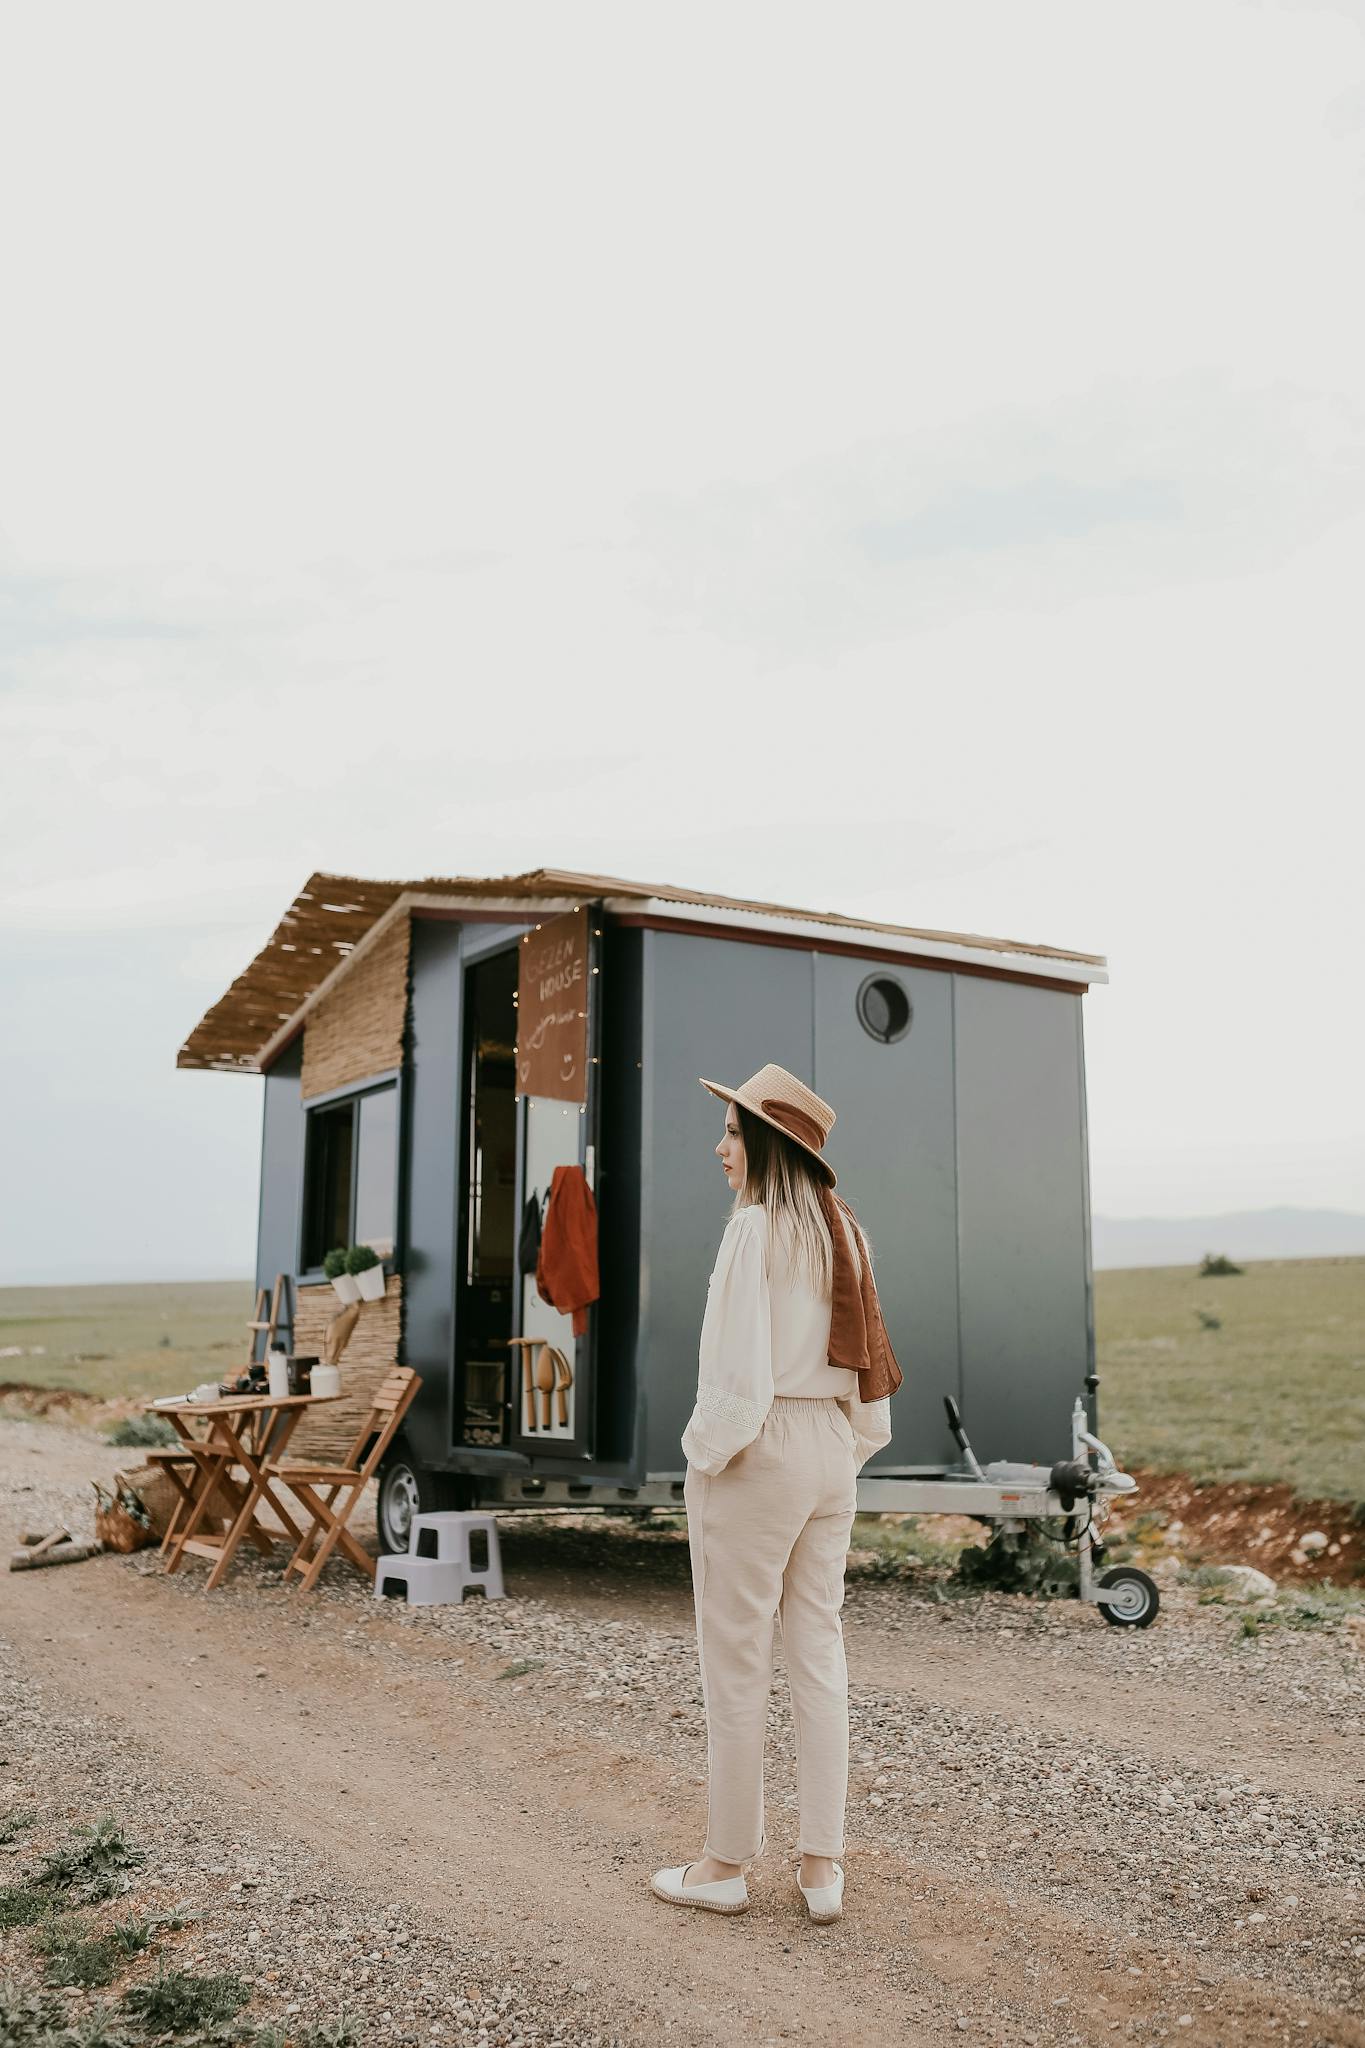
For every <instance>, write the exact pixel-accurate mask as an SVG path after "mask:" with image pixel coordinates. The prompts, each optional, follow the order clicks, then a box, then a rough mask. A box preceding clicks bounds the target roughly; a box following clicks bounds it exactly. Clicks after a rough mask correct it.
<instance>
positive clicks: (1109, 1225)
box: [1091, 1209, 1365, 1271]
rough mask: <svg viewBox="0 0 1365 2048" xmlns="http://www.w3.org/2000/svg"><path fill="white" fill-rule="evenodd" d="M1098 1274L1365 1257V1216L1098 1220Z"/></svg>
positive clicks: (1320, 1213) (1258, 1213) (1312, 1213)
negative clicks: (1207, 1257) (1214, 1258)
mask: <svg viewBox="0 0 1365 2048" xmlns="http://www.w3.org/2000/svg"><path fill="white" fill-rule="evenodd" d="M1091 1238H1092V1245H1093V1252H1094V1263H1095V1268H1096V1271H1100V1270H1102V1269H1104V1268H1106V1267H1113V1266H1185V1265H1190V1264H1194V1265H1197V1264H1198V1263H1199V1261H1200V1259H1202V1258H1203V1256H1204V1254H1205V1252H1226V1253H1227V1255H1228V1257H1229V1258H1230V1259H1237V1260H1239V1261H1240V1260H1242V1259H1332V1258H1352V1257H1354V1258H1365V1216H1354V1215H1352V1214H1351V1213H1350V1212H1349V1211H1348V1210H1345V1209H1241V1210H1235V1211H1233V1213H1232V1214H1230V1215H1226V1216H1122V1217H1120V1216H1096V1217H1095V1218H1094V1219H1093V1221H1092V1224H1091Z"/></svg>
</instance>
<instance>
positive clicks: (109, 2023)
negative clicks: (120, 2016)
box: [0, 2006, 132, 2048]
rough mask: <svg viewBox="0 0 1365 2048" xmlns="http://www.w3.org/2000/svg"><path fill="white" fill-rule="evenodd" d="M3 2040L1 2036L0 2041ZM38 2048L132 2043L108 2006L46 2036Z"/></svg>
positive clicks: (127, 2046) (124, 2047)
mask: <svg viewBox="0 0 1365 2048" xmlns="http://www.w3.org/2000/svg"><path fill="white" fill-rule="evenodd" d="M3 2039H4V2036H3V2035H0V2041H3ZM36 2048H132V2043H131V2041H130V2040H129V2037H128V2035H127V2034H125V2033H123V2032H122V2031H121V2030H120V2028H119V2026H118V2024H117V2019H116V2016H115V2015H114V2014H113V2013H112V2012H110V2011H109V2009H108V2007H107V2006H106V2007H104V2008H102V2009H101V2010H99V2011H97V2012H92V2013H87V2014H86V2016H85V2018H84V2019H80V2020H74V2021H71V2022H70V2023H69V2024H68V2025H66V2026H64V2027H63V2028H62V2029H61V2031H60V2032H55V2031H54V2032H52V2033H47V2034H44V2035H43V2036H42V2039H41V2040H40V2041H39V2042H38V2043H37V2044H36Z"/></svg>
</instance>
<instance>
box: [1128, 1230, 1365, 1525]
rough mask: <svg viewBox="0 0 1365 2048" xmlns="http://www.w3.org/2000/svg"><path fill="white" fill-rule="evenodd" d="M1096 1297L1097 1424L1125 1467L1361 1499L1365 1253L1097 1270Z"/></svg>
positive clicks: (1314, 1496) (1364, 1482)
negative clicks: (1236, 1268) (1235, 1266)
mask: <svg viewBox="0 0 1365 2048" xmlns="http://www.w3.org/2000/svg"><path fill="white" fill-rule="evenodd" d="M1095 1304H1096V1306H1095V1322H1096V1338H1097V1349H1098V1356H1099V1371H1100V1375H1101V1379H1100V1397H1099V1398H1100V1434H1101V1435H1102V1436H1103V1437H1104V1439H1105V1441H1106V1443H1108V1444H1109V1445H1110V1447H1111V1449H1112V1450H1113V1452H1114V1455H1115V1456H1116V1457H1117V1458H1118V1460H1119V1462H1120V1464H1122V1465H1128V1466H1145V1467H1148V1468H1150V1469H1151V1470H1154V1471H1161V1472H1185V1473H1188V1474H1189V1475H1190V1477H1191V1478H1195V1479H1217V1480H1222V1481H1227V1480H1249V1481H1255V1482H1265V1481H1270V1482H1273V1481H1276V1480H1282V1481H1284V1482H1285V1483H1286V1484H1288V1485H1289V1486H1291V1487H1293V1489H1294V1491H1295V1492H1296V1493H1297V1494H1299V1495H1300V1496H1301V1497H1302V1498H1303V1499H1305V1500H1347V1501H1352V1502H1355V1501H1365V1259H1285V1260H1265V1261H1261V1262H1258V1263H1255V1264H1252V1265H1249V1266H1248V1267H1247V1268H1246V1271H1245V1272H1244V1273H1243V1274H1241V1275H1240V1276H1236V1277H1228V1278H1225V1279H1218V1280H1205V1279H1200V1278H1199V1277H1198V1275H1197V1274H1196V1272H1195V1270H1194V1268H1192V1267H1167V1266H1161V1267H1145V1268H1141V1269H1138V1270H1134V1271H1131V1272H1111V1273H1097V1274H1096V1276H1095ZM1201 1311H1202V1312H1203V1313H1204V1314H1205V1315H1208V1316H1214V1317H1217V1318H1218V1320H1219V1323H1220V1325H1221V1327H1220V1328H1218V1329H1216V1330H1214V1329H1205V1328H1204V1327H1202V1325H1201V1321H1200V1312H1201Z"/></svg>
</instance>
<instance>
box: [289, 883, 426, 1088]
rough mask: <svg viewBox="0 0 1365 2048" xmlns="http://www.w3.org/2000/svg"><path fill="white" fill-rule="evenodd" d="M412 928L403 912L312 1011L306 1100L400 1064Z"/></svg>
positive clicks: (306, 1048) (306, 1033)
mask: <svg viewBox="0 0 1365 2048" xmlns="http://www.w3.org/2000/svg"><path fill="white" fill-rule="evenodd" d="M411 932H412V919H411V918H410V917H408V916H406V915H405V914H404V913H403V912H401V911H400V912H399V913H398V914H397V916H396V917H395V919H394V922H393V924H392V925H391V926H390V927H389V929H388V931H386V932H383V933H381V934H380V935H379V936H378V937H377V938H376V940H375V943H374V945H373V946H371V947H370V948H369V949H368V950H367V951H366V953H365V955H364V957H363V958H362V959H359V960H357V961H356V963H355V966H354V967H353V968H352V969H351V971H350V973H349V974H348V975H347V976H346V978H345V980H344V981H341V982H338V984H337V986H336V988H335V989H331V990H329V991H328V993H327V994H326V995H324V996H323V997H322V999H321V1001H320V1002H319V1003H318V1005H317V1007H316V1009H314V1010H312V1011H310V1013H309V1017H308V1022H307V1024H306V1025H305V1026H304V1031H303V1080H302V1094H303V1097H304V1099H305V1100H307V1098H308V1097H309V1096H312V1095H325V1094H326V1093H327V1090H328V1089H329V1088H344V1087H346V1086H347V1084H348V1083H350V1082H352V1081H363V1080H365V1079H366V1078H367V1077H368V1076H369V1075H370V1074H382V1073H384V1072H385V1071H386V1070H387V1069H388V1068H390V1067H397V1066H401V1065H402V1061H403V1026H404V1021H405V1019H406V1016H407V1008H408V951H409V939H410V936H411Z"/></svg>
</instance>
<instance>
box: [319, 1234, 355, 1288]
mask: <svg viewBox="0 0 1365 2048" xmlns="http://www.w3.org/2000/svg"><path fill="white" fill-rule="evenodd" d="M346 1257H347V1254H346V1250H345V1247H344V1246H342V1245H338V1246H337V1248H336V1250H335V1251H332V1252H328V1254H327V1256H326V1258H325V1259H324V1260H323V1262H322V1270H323V1272H324V1273H325V1274H326V1275H327V1278H328V1279H329V1280H330V1281H331V1283H332V1285H333V1287H334V1288H335V1289H336V1292H337V1299H338V1300H339V1301H359V1299H360V1288H359V1287H358V1286H357V1284H356V1282H355V1281H354V1280H353V1279H352V1278H351V1275H350V1274H349V1273H348V1272H347V1270H346Z"/></svg>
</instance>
